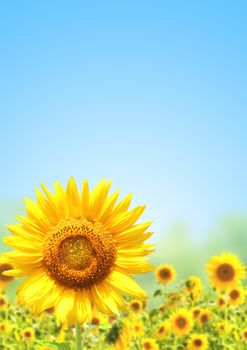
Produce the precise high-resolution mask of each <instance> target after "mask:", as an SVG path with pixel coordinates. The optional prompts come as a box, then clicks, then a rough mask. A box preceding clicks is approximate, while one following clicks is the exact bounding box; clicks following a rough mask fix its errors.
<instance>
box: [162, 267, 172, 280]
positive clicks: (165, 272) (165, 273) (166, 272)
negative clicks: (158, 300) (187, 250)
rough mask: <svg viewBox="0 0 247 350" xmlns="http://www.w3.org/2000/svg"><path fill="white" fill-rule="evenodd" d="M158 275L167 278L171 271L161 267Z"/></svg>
mask: <svg viewBox="0 0 247 350" xmlns="http://www.w3.org/2000/svg"><path fill="white" fill-rule="evenodd" d="M160 277H161V278H164V279H168V278H170V277H171V271H170V270H168V269H162V270H160Z"/></svg>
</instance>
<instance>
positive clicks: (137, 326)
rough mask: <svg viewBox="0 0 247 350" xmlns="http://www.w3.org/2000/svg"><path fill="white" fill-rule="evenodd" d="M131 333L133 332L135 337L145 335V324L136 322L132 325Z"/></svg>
mask: <svg viewBox="0 0 247 350" xmlns="http://www.w3.org/2000/svg"><path fill="white" fill-rule="evenodd" d="M131 332H132V334H133V336H134V337H141V336H142V335H143V333H144V326H143V322H142V321H137V320H134V321H133V322H132V323H131Z"/></svg>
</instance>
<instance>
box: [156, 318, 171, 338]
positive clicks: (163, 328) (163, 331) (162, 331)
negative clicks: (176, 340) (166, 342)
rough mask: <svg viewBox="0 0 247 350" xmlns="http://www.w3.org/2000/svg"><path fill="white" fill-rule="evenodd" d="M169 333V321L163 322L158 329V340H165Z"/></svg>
mask: <svg viewBox="0 0 247 350" xmlns="http://www.w3.org/2000/svg"><path fill="white" fill-rule="evenodd" d="M169 331H170V324H169V323H168V322H167V321H165V322H163V323H162V324H161V325H159V327H158V328H157V329H156V339H158V340H162V339H165V337H166V336H167V334H168V333H169Z"/></svg>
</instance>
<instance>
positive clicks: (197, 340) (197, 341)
mask: <svg viewBox="0 0 247 350" xmlns="http://www.w3.org/2000/svg"><path fill="white" fill-rule="evenodd" d="M194 345H195V346H197V347H200V346H202V341H201V339H195V340H194Z"/></svg>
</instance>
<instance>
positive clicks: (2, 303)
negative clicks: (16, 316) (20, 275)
mask: <svg viewBox="0 0 247 350" xmlns="http://www.w3.org/2000/svg"><path fill="white" fill-rule="evenodd" d="M6 305H7V299H6V297H5V296H4V295H1V294H0V310H1V309H4V308H5V307H6Z"/></svg>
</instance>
